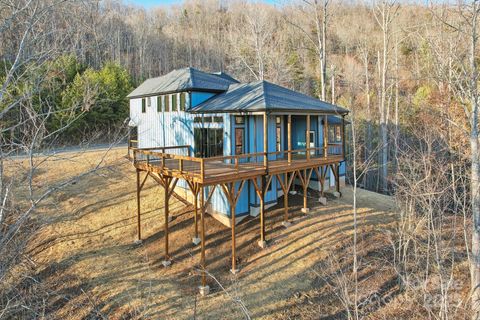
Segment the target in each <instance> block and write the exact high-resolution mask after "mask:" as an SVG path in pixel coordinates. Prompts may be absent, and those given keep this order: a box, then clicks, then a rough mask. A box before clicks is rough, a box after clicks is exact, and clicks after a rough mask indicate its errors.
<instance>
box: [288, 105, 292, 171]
mask: <svg viewBox="0 0 480 320" xmlns="http://www.w3.org/2000/svg"><path fill="white" fill-rule="evenodd" d="M287 139H288V156H287V157H288V164H291V163H292V115H291V114H289V115H288V124H287Z"/></svg>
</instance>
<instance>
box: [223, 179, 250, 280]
mask: <svg viewBox="0 0 480 320" xmlns="http://www.w3.org/2000/svg"><path fill="white" fill-rule="evenodd" d="M244 185H245V180H242V181H241V182H240V186H239V187H238V190H237V191H235V182H231V183H227V184H221V185H220V186H221V187H222V189H223V192H224V193H225V196H226V197H227V200H228V202H229V204H230V219H231V224H232V225H231V229H232V269H231V270H230V272H231V273H233V274H236V273H237V272H238V269H237V252H236V239H235V236H236V235H235V207H236V205H237V202H238V198H239V197H240V194H241V193H242V190H243V186H244Z"/></svg>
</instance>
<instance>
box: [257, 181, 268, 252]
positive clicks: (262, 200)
mask: <svg viewBox="0 0 480 320" xmlns="http://www.w3.org/2000/svg"><path fill="white" fill-rule="evenodd" d="M260 190H261V192H260V195H259V196H260V241H259V242H258V245H259V246H260V248H265V247H266V246H267V242H266V241H265V193H266V191H267V189H266V183H265V176H262V177H261V178H260Z"/></svg>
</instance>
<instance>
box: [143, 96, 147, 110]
mask: <svg viewBox="0 0 480 320" xmlns="http://www.w3.org/2000/svg"><path fill="white" fill-rule="evenodd" d="M146 111H147V107H146V101H145V98H143V99H142V113H145V112H146Z"/></svg>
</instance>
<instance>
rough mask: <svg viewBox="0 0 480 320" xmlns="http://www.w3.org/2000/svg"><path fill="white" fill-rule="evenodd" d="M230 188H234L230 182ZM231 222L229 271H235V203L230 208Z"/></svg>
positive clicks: (234, 272) (233, 184)
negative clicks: (230, 261) (230, 267)
mask: <svg viewBox="0 0 480 320" xmlns="http://www.w3.org/2000/svg"><path fill="white" fill-rule="evenodd" d="M232 188H235V183H232ZM230 215H231V217H230V218H231V224H232V269H231V270H230V272H232V273H233V274H236V273H237V271H238V270H237V246H236V234H235V205H233V206H231V209H230Z"/></svg>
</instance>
